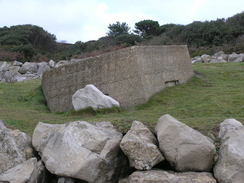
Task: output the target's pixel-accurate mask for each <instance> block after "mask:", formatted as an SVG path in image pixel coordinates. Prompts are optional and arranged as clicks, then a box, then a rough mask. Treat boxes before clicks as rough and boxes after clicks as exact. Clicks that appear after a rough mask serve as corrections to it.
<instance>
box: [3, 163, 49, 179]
mask: <svg viewBox="0 0 244 183" xmlns="http://www.w3.org/2000/svg"><path fill="white" fill-rule="evenodd" d="M0 182H2V183H45V168H44V166H43V164H42V163H41V161H39V162H37V160H36V158H31V159H29V160H27V161H25V162H24V163H22V164H19V165H17V166H15V167H13V168H11V169H9V170H7V171H6V172H4V173H3V174H0Z"/></svg>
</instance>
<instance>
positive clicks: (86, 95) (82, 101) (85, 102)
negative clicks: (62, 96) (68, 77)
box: [72, 85, 120, 111]
mask: <svg viewBox="0 0 244 183" xmlns="http://www.w3.org/2000/svg"><path fill="white" fill-rule="evenodd" d="M72 104H73V107H74V109H75V110H76V111H78V110H81V109H85V108H88V107H92V108H93V109H103V108H112V107H119V106H120V105H119V102H118V101H116V100H114V99H113V98H112V97H110V96H107V95H104V94H103V93H102V92H101V91H100V90H99V89H97V88H96V87H95V86H94V85H86V86H85V87H84V88H82V89H79V90H77V91H76V92H75V93H74V94H73V96H72Z"/></svg>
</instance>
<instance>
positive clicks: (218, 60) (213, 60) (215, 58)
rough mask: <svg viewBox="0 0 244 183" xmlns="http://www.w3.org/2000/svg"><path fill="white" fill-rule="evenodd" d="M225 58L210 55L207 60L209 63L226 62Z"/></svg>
mask: <svg viewBox="0 0 244 183" xmlns="http://www.w3.org/2000/svg"><path fill="white" fill-rule="evenodd" d="M226 62H227V60H225V59H224V58H223V57H221V56H219V57H212V58H211V60H209V63H226Z"/></svg>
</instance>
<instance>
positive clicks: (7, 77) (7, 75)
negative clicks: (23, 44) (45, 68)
mask: <svg viewBox="0 0 244 183" xmlns="http://www.w3.org/2000/svg"><path fill="white" fill-rule="evenodd" d="M20 78H21V74H20V73H19V72H18V71H17V70H14V69H13V70H8V71H6V72H4V73H3V74H2V81H3V82H7V83H13V82H17V81H20Z"/></svg>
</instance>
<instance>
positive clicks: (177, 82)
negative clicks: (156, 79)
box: [165, 80, 180, 87]
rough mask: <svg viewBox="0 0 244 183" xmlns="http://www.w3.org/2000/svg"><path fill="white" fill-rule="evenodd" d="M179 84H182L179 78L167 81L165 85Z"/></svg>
mask: <svg viewBox="0 0 244 183" xmlns="http://www.w3.org/2000/svg"><path fill="white" fill-rule="evenodd" d="M178 84H180V83H179V80H171V81H165V86H166V87H171V86H176V85H178Z"/></svg>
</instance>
